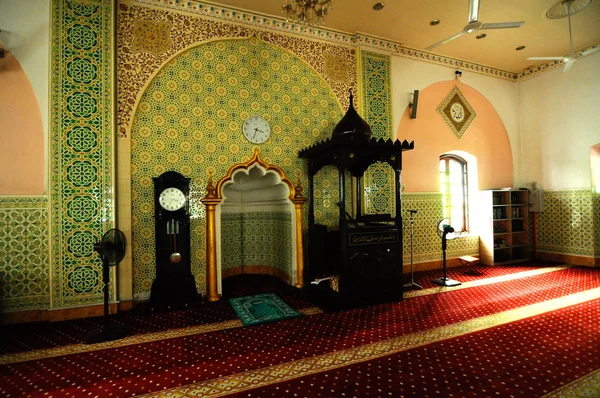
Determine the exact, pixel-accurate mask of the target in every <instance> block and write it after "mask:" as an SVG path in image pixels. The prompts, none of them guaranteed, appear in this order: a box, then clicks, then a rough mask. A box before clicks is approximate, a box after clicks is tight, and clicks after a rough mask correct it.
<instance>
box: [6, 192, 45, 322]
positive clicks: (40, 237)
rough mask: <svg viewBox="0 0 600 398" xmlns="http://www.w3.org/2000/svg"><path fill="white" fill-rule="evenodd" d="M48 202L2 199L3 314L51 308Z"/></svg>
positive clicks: (12, 197) (21, 198)
mask: <svg viewBox="0 0 600 398" xmlns="http://www.w3.org/2000/svg"><path fill="white" fill-rule="evenodd" d="M48 253H49V251H48V198H47V197H42V196H36V197H33V196H31V197H27V196H21V197H16V196H11V197H1V196H0V312H12V311H25V310H33V309H47V308H48V307H49V305H50V289H49V285H48V280H49V272H50V270H49V263H48Z"/></svg>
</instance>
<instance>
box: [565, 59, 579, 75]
mask: <svg viewBox="0 0 600 398" xmlns="http://www.w3.org/2000/svg"><path fill="white" fill-rule="evenodd" d="M575 61H577V58H569V59H568V60H565V67H564V68H563V72H568V71H569V69H571V67H572V66H573V64H574V63H575Z"/></svg>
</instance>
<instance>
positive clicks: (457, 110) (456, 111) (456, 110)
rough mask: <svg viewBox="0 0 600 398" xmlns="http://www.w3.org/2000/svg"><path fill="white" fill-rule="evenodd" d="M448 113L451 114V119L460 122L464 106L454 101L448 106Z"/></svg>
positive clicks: (463, 115) (463, 114)
mask: <svg viewBox="0 0 600 398" xmlns="http://www.w3.org/2000/svg"><path fill="white" fill-rule="evenodd" d="M450 113H451V114H452V119H454V121H455V122H462V121H463V119H464V118H465V108H463V106H462V105H461V104H459V103H458V102H455V103H453V104H452V106H451V107H450Z"/></svg>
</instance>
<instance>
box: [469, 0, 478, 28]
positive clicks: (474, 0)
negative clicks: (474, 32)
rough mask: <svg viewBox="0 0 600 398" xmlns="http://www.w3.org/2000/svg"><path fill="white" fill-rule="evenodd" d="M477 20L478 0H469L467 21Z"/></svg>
mask: <svg viewBox="0 0 600 398" xmlns="http://www.w3.org/2000/svg"><path fill="white" fill-rule="evenodd" d="M477 21H479V0H470V1H469V23H471V22H477Z"/></svg>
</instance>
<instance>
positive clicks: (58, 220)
mask: <svg viewBox="0 0 600 398" xmlns="http://www.w3.org/2000/svg"><path fill="white" fill-rule="evenodd" d="M112 16H113V9H112V1H111V0H93V1H92V0H89V1H75V0H54V1H53V2H52V56H51V60H52V61H51V62H52V69H51V70H52V74H51V89H52V93H51V101H52V121H51V137H50V151H51V156H50V159H51V166H50V176H51V185H50V190H51V192H52V193H51V198H50V199H51V213H50V214H51V225H52V230H51V232H50V233H51V239H52V247H51V258H52V264H53V268H52V286H51V294H52V305H53V307H67V306H74V305H81V304H89V303H99V302H101V301H102V297H103V295H102V281H101V279H102V278H101V275H102V264H101V262H100V259H99V257H98V255H96V254H95V253H94V251H93V243H94V242H96V241H98V240H99V239H100V238H101V237H102V235H103V232H104V231H105V230H106V229H108V228H109V227H110V226H111V225H112V222H113V207H114V203H113V188H112V187H113V180H112V174H113V173H112V168H113V164H112V154H113V128H112V121H113V116H112V114H113V113H112V111H113V109H112V104H113V100H112V95H113V89H112V81H113V68H112V60H113V58H112V53H113V51H112V41H113V35H112V28H113V25H112Z"/></svg>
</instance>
